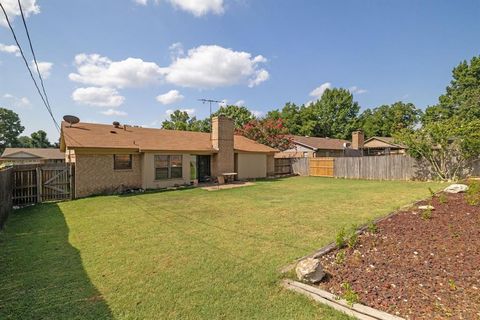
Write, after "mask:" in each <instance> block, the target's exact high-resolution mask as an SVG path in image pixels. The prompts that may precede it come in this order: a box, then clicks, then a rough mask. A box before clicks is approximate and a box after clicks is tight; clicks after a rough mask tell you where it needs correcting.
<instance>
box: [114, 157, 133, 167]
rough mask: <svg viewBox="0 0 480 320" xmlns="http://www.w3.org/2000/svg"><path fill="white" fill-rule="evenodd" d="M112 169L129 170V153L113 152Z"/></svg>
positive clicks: (130, 163) (130, 164)
mask: <svg viewBox="0 0 480 320" xmlns="http://www.w3.org/2000/svg"><path fill="white" fill-rule="evenodd" d="M113 169H114V170H131V169H132V155H131V154H114V155H113Z"/></svg>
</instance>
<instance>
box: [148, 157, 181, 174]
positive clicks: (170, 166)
mask: <svg viewBox="0 0 480 320" xmlns="http://www.w3.org/2000/svg"><path fill="white" fill-rule="evenodd" d="M154 166H155V180H165V179H180V178H182V176H183V174H182V172H183V170H182V156H163V155H162V156H160V155H158V156H155V159H154Z"/></svg>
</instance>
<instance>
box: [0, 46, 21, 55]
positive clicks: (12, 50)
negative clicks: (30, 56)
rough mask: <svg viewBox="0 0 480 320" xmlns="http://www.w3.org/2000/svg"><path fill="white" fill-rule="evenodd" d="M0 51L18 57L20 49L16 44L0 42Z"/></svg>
mask: <svg viewBox="0 0 480 320" xmlns="http://www.w3.org/2000/svg"><path fill="white" fill-rule="evenodd" d="M0 52H5V53H11V54H14V55H15V56H17V57H20V49H19V48H18V47H17V46H16V45H13V44H12V45H5V44H3V43H0Z"/></svg>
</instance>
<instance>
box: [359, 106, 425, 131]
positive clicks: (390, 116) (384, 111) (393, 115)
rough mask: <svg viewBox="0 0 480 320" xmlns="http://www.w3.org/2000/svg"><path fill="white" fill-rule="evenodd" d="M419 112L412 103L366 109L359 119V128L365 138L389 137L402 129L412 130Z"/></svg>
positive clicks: (417, 120)
mask: <svg viewBox="0 0 480 320" xmlns="http://www.w3.org/2000/svg"><path fill="white" fill-rule="evenodd" d="M420 115H421V111H420V110H419V109H417V108H416V107H415V105H414V104H412V103H403V102H401V101H399V102H395V103H394V104H392V105H382V106H380V107H377V108H375V109H373V110H371V109H366V110H365V111H364V112H363V113H362V114H361V115H360V117H359V120H358V122H359V126H360V127H361V128H362V129H363V131H364V132H365V135H366V136H367V137H373V136H380V137H391V136H392V135H393V134H394V133H395V132H398V131H400V130H403V129H408V130H413V129H414V128H415V126H416V125H417V124H418V122H419V120H420Z"/></svg>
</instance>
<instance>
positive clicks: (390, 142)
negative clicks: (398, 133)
mask: <svg viewBox="0 0 480 320" xmlns="http://www.w3.org/2000/svg"><path fill="white" fill-rule="evenodd" d="M373 140H378V141H381V142H383V143H385V144H388V145H390V146H392V147H396V148H406V146H404V145H402V144H401V143H396V142H395V138H393V137H377V136H374V137H371V138H368V139H367V140H365V144H367V143H368V142H371V141H373ZM365 147H366V148H368V146H365Z"/></svg>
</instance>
